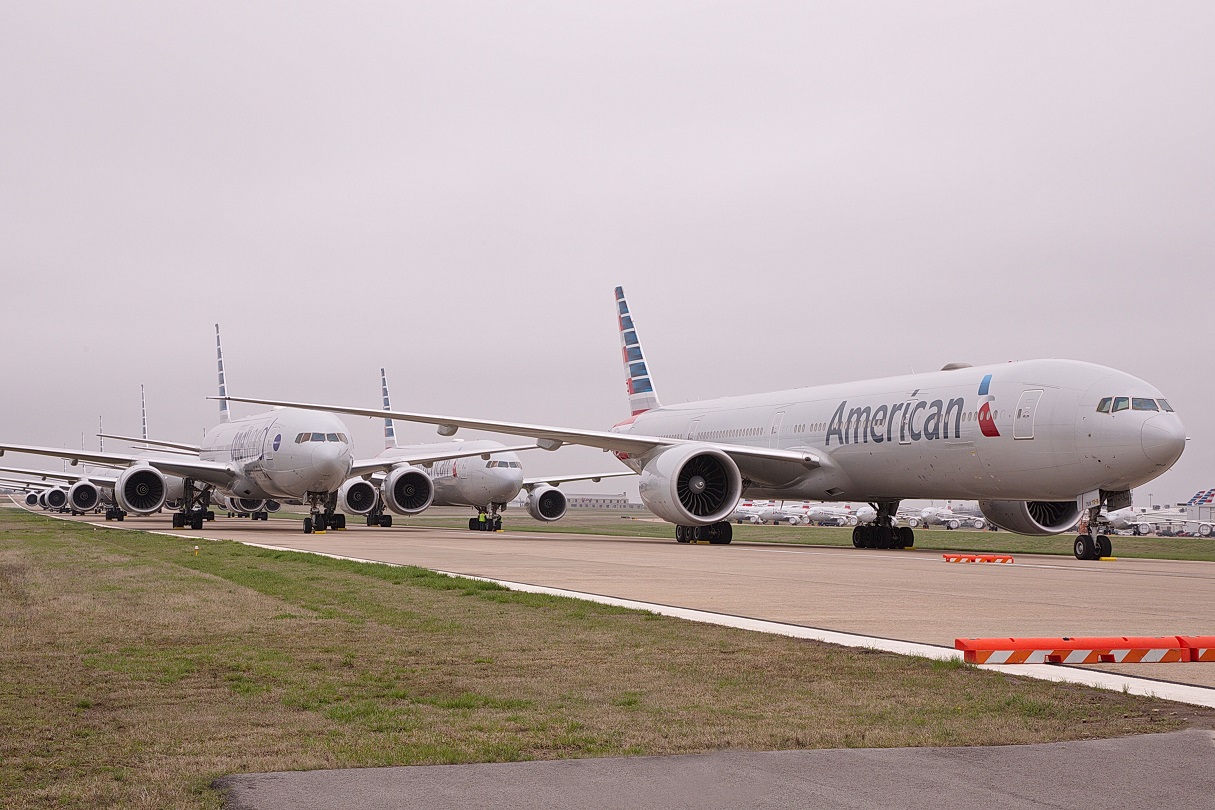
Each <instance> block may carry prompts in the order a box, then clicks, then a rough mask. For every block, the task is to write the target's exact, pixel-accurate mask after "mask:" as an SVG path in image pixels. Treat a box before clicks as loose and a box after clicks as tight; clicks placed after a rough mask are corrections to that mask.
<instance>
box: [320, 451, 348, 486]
mask: <svg viewBox="0 0 1215 810" xmlns="http://www.w3.org/2000/svg"><path fill="white" fill-rule="evenodd" d="M312 469H313V471H314V472H315V474H316V477H317V479H318V480H319V481H323V482H326V486H325V488H326V489H336V488H337V486H338V485H340V483H341V481H342V480H343V479H345V477H346V473H347V472H349V470H350V452H349V451H348V450H347V449H346V447H345V446H343V445H339V444H317V445H316V447H314V448H313V451H312ZM334 482H337V483H336V484H335V483H334Z"/></svg>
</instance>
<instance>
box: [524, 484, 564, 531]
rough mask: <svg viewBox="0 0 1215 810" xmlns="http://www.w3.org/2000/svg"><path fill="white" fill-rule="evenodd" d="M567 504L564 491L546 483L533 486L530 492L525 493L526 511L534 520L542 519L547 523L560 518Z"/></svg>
mask: <svg viewBox="0 0 1215 810" xmlns="http://www.w3.org/2000/svg"><path fill="white" fill-rule="evenodd" d="M568 505H569V504H568V502H567V501H566V500H565V493H563V492H561V490H559V489H557V488H556V487H550V486H548V485H547V484H541V485H540V486H538V487H534V488H533V489H532V491H531V492H529V493H527V512H528V514H529V515H531V516H532V517H534V518H535V519H536V520H543V521H545V522H547V523H551V522H553V521H554V520H561V518H563V517H565V509H566V507H567V506H568Z"/></svg>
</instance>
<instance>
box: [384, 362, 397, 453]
mask: <svg viewBox="0 0 1215 810" xmlns="http://www.w3.org/2000/svg"><path fill="white" fill-rule="evenodd" d="M380 390H381V391H382V392H383V394H384V410H386V411H390V410H392V400H391V399H389V398H388V375H387V374H385V373H384V369H380ZM396 446H397V432H396V430H395V429H394V428H393V426H392V420H391V419H385V420H384V449H385V450H392V449H394V448H395V447H396Z"/></svg>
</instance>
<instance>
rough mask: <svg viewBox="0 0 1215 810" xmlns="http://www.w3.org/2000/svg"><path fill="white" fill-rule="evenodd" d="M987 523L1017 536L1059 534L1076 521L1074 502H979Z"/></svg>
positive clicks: (1078, 513) (1076, 506)
mask: <svg viewBox="0 0 1215 810" xmlns="http://www.w3.org/2000/svg"><path fill="white" fill-rule="evenodd" d="M979 509H980V510H981V511H982V512H983V516H984V517H986V518H987V520H988V522H990V523H994V524H995V525H997V526H999V527H1000V528H1001V529H1007V530H1008V531H1010V532H1015V533H1017V534H1028V535H1032V536H1036V537H1042V536H1045V535H1051V534H1062V533H1063V532H1065V531H1067V530H1068V529H1070V528H1072V527H1073V526H1075V525H1076V522H1077V521H1078V520H1080V505H1079V504H1077V503H1076V502H1075V501H979Z"/></svg>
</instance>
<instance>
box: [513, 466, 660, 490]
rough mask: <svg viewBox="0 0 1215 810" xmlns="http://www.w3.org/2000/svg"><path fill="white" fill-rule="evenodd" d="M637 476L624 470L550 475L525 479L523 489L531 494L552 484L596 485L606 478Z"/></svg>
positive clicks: (630, 471)
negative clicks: (542, 485)
mask: <svg viewBox="0 0 1215 810" xmlns="http://www.w3.org/2000/svg"><path fill="white" fill-rule="evenodd" d="M636 474H637V473H635V472H633V471H632V470H622V471H620V472H610V473H590V474H586V475H550V476H549V477H548V478H524V479H523V488H524V489H526V490H527V491H528V492H531V491H532V490H533V489H534V488H536V487H538V486H540V485H541V484H550V485H552V486H554V487H555V486H557V485H558V484H563V483H565V482H566V481H593V482H595V483H599V481H600V480H602V479H604V478H620V477H621V476H625V475H636Z"/></svg>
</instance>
